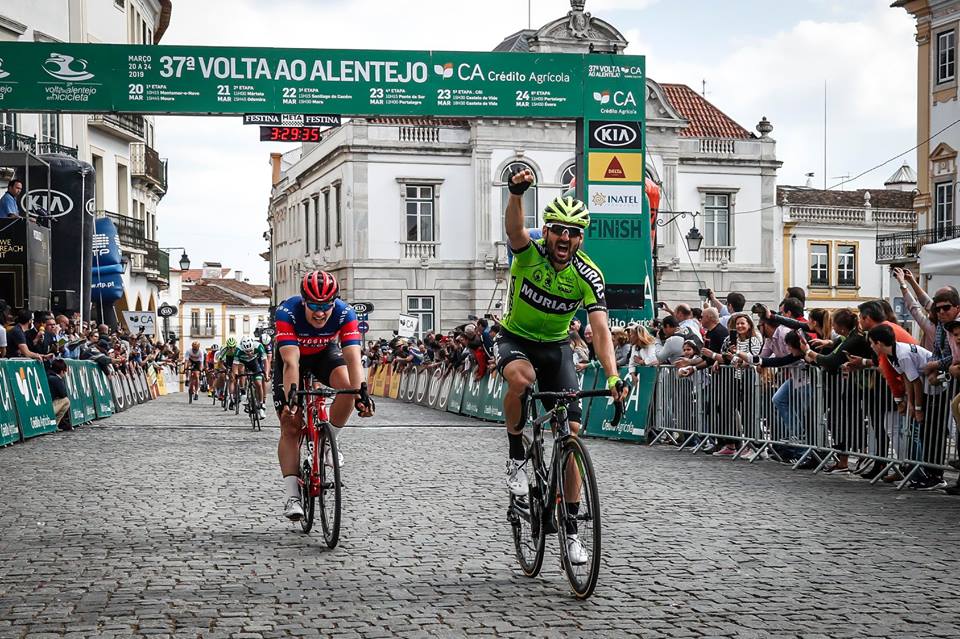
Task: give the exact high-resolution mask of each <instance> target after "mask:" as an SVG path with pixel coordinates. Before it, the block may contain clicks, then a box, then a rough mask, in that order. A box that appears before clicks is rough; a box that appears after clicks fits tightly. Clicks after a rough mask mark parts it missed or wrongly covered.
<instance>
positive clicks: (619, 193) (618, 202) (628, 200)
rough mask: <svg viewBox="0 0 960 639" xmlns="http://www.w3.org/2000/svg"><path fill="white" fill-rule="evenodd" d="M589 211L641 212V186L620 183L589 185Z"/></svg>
mask: <svg viewBox="0 0 960 639" xmlns="http://www.w3.org/2000/svg"><path fill="white" fill-rule="evenodd" d="M590 212H591V213H635V214H637V215H639V214H640V213H642V212H643V188H642V187H641V186H640V185H637V186H620V185H615V184H611V185H603V186H601V185H590Z"/></svg>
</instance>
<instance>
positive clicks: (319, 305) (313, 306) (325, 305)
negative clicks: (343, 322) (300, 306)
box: [304, 301, 335, 313]
mask: <svg viewBox="0 0 960 639" xmlns="http://www.w3.org/2000/svg"><path fill="white" fill-rule="evenodd" d="M334 304H335V302H307V301H304V305H305V306H306V307H307V308H309V309H310V310H311V311H313V312H314V313H326V312H327V311H329V310H330V309H331V308H333V305H334Z"/></svg>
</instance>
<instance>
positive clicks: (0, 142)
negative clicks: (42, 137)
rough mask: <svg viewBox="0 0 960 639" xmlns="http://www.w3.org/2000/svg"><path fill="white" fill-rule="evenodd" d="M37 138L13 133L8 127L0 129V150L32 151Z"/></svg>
mask: <svg viewBox="0 0 960 639" xmlns="http://www.w3.org/2000/svg"><path fill="white" fill-rule="evenodd" d="M36 146H37V138H32V137H30V136H29V135H22V134H20V133H15V132H13V131H11V130H10V129H0V151H19V152H22V153H33V151H34V149H35V148H36Z"/></svg>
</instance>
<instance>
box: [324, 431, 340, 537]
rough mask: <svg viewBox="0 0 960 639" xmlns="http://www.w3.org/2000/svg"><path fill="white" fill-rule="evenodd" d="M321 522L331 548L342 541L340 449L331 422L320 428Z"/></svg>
mask: <svg viewBox="0 0 960 639" xmlns="http://www.w3.org/2000/svg"><path fill="white" fill-rule="evenodd" d="M320 523H321V524H322V525H323V538H324V540H325V541H326V542H327V546H329V547H330V548H336V546H337V542H338V541H340V450H339V448H337V437H336V435H335V434H334V431H333V426H331V425H330V423H329V422H328V423H325V424H323V430H320Z"/></svg>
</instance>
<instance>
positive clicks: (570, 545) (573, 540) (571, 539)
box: [567, 535, 590, 566]
mask: <svg viewBox="0 0 960 639" xmlns="http://www.w3.org/2000/svg"><path fill="white" fill-rule="evenodd" d="M567 557H569V558H570V563H571V564H573V565H574V566H582V565H583V564H585V563H587V561H588V560H589V559H590V557H588V556H587V549H586V548H584V547H583V542H582V541H580V538H579V537H577V536H576V535H567Z"/></svg>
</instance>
